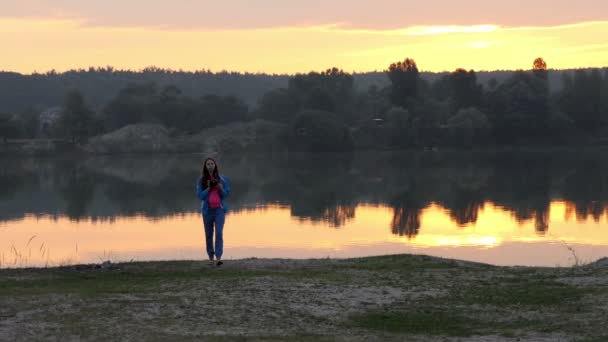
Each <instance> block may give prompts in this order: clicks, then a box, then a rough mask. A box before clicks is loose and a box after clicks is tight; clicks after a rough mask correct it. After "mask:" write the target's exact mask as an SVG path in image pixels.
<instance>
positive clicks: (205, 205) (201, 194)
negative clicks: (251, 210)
mask: <svg viewBox="0 0 608 342" xmlns="http://www.w3.org/2000/svg"><path fill="white" fill-rule="evenodd" d="M202 179H203V178H202V177H199V178H198V180H197V182H196V195H197V196H198V198H199V199H200V200H201V211H202V212H203V215H207V211H208V210H209V202H208V201H207V197H209V188H207V189H205V190H203V187H202V186H201V180H202ZM220 179H221V181H222V188H223V189H222V191H220V198H221V199H222V209H224V212H226V211H228V206H227V205H226V203H225V202H224V200H225V199H226V197H228V195H229V194H230V183H228V178H226V177H224V176H222V175H220Z"/></svg>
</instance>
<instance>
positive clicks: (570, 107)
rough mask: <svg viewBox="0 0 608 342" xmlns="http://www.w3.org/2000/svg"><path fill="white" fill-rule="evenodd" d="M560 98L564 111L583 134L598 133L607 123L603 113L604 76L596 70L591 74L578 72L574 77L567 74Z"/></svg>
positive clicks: (582, 71)
mask: <svg viewBox="0 0 608 342" xmlns="http://www.w3.org/2000/svg"><path fill="white" fill-rule="evenodd" d="M563 83H564V86H563V88H562V91H561V94H560V96H559V102H560V107H561V109H562V111H563V112H564V113H565V114H566V115H568V116H569V117H571V118H572V119H573V120H574V122H575V124H576V127H577V128H578V129H580V130H582V131H583V132H587V133H589V132H597V131H598V130H599V129H601V128H602V127H603V126H605V125H606V123H607V121H608V120H607V119H608V117H607V114H608V113H605V112H603V111H602V102H603V101H605V99H604V100H603V99H602V93H601V92H602V75H601V74H600V72H599V70H597V69H595V70H592V71H590V72H588V71H586V70H576V71H575V72H574V76H573V77H572V76H570V75H569V74H565V75H564V78H563Z"/></svg>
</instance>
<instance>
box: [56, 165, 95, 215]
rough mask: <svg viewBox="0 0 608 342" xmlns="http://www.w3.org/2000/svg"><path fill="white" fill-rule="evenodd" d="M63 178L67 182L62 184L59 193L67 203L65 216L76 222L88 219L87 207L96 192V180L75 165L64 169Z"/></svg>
mask: <svg viewBox="0 0 608 342" xmlns="http://www.w3.org/2000/svg"><path fill="white" fill-rule="evenodd" d="M62 176H63V177H65V180H66V182H65V183H64V184H62V186H61V189H60V190H59V192H60V193H61V196H62V197H63V199H64V200H65V201H66V208H65V214H66V215H67V216H68V217H69V218H70V219H74V220H79V219H81V218H84V217H86V214H87V207H88V206H89V204H90V203H91V201H92V200H93V196H94V192H95V184H96V181H95V178H94V177H93V175H92V174H91V173H89V172H87V171H86V170H84V169H83V168H82V167H78V166H76V165H74V164H71V165H68V166H67V167H65V168H62Z"/></svg>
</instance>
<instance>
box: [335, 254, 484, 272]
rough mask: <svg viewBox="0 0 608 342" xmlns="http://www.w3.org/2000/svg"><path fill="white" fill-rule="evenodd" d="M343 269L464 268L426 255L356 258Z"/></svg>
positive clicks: (346, 261)
mask: <svg viewBox="0 0 608 342" xmlns="http://www.w3.org/2000/svg"><path fill="white" fill-rule="evenodd" d="M340 265H341V266H343V267H352V268H357V269H364V270H401V271H408V270H409V271H420V270H426V269H455V268H459V267H466V266H463V265H462V264H461V263H459V262H458V261H455V260H448V259H440V258H435V257H430V256H426V255H409V254H400V255H383V256H377V257H366V258H355V259H348V260H345V261H344V262H343V263H342V264H340ZM471 265H474V266H475V267H479V268H486V267H492V266H486V265H482V264H479V265H477V264H471Z"/></svg>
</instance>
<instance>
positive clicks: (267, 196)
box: [0, 151, 608, 237]
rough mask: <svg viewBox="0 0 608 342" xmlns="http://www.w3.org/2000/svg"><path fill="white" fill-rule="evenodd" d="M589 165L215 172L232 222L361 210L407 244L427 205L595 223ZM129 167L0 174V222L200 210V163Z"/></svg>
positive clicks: (406, 161) (268, 159) (524, 158)
mask: <svg viewBox="0 0 608 342" xmlns="http://www.w3.org/2000/svg"><path fill="white" fill-rule="evenodd" d="M597 156H598V153H597V152H588V153H578V152H574V153H566V152H538V151H535V152H530V151H528V152H525V151H524V152H522V151H515V152H513V151H511V152H495V151H492V152H475V153H462V152H440V153H435V152H431V153H416V152H403V153H394V154H386V153H385V154H383V153H361V154H355V155H346V154H317V155H311V154H289V155H242V156H234V157H228V156H224V157H223V158H222V160H221V164H220V165H221V167H222V169H221V170H222V171H223V172H225V173H226V175H227V176H229V177H230V180H231V185H232V189H233V192H232V194H231V197H230V200H229V204H230V206H231V208H232V210H234V211H239V210H241V209H245V208H252V207H256V206H260V205H261V206H264V205H267V204H281V205H285V206H289V207H290V208H291V213H292V216H294V217H298V218H302V219H306V220H312V221H322V222H327V223H328V224H329V225H332V226H336V227H340V226H343V225H345V224H346V223H347V222H349V220H352V219H353V218H354V217H355V208H356V207H357V205H358V204H360V203H366V204H372V205H387V206H389V207H391V208H392V210H393V218H392V221H391V227H390V229H391V231H392V232H393V233H394V234H397V235H402V236H409V237H414V236H416V234H417V233H418V232H419V231H420V229H424V228H421V219H420V213H421V210H422V209H423V208H425V207H427V206H428V205H429V204H430V203H437V204H438V205H440V206H442V207H443V208H445V209H446V211H447V212H448V213H449V215H450V217H451V219H452V221H453V222H454V223H455V224H457V225H459V226H464V225H469V224H474V223H475V222H476V221H477V219H478V216H479V211H480V210H482V209H483V207H484V204H485V203H488V202H491V203H493V204H495V205H496V206H497V207H500V208H503V209H504V210H505V211H508V212H510V213H511V214H512V215H513V218H514V219H515V220H517V221H519V222H532V221H533V222H534V227H535V229H536V231H537V232H539V233H544V232H546V231H547V230H548V229H550V222H549V217H550V215H549V214H550V212H549V209H550V204H551V202H552V201H555V200H560V201H565V202H566V203H567V206H566V219H573V218H576V219H577V220H587V219H590V218H591V219H594V220H596V221H598V220H600V219H601V218H602V217H604V215H605V214H606V211H607V210H608V172H607V171H608V161H604V160H603V159H602V158H597ZM113 158H117V159H116V160H113ZM125 158H126V157H110V156H107V157H100V158H99V159H98V160H97V157H90V158H86V159H84V160H81V159H69V158H62V159H60V158H56V159H55V158H47V159H44V160H38V159H33V160H29V159H28V160H14V161H12V162H11V160H9V161H8V162H6V163H2V166H0V186H1V188H2V191H1V192H0V194H1V195H0V219H2V220H6V219H8V218H11V219H14V218H15V217H23V215H25V214H26V213H35V214H37V213H45V214H56V215H61V214H66V215H68V216H69V217H71V218H76V219H80V218H92V219H95V218H111V217H114V216H117V215H135V214H141V215H145V216H148V217H163V216H167V215H175V214H180V213H184V212H196V211H198V206H199V203H198V200H197V199H196V196H195V193H194V181H195V179H196V178H197V177H198V174H199V167H200V165H199V164H200V160H199V159H200V158H199V157H192V156H175V155H173V156H168V157H167V159H166V160H165V159H163V157H162V156H158V155H157V156H151V157H150V158H151V159H150V160H146V157H145V156H138V157H134V159H133V160H129V159H128V158H127V159H125ZM142 168H143V169H142ZM156 168H157V169H156ZM33 198H35V199H38V200H37V201H32V199H33Z"/></svg>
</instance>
